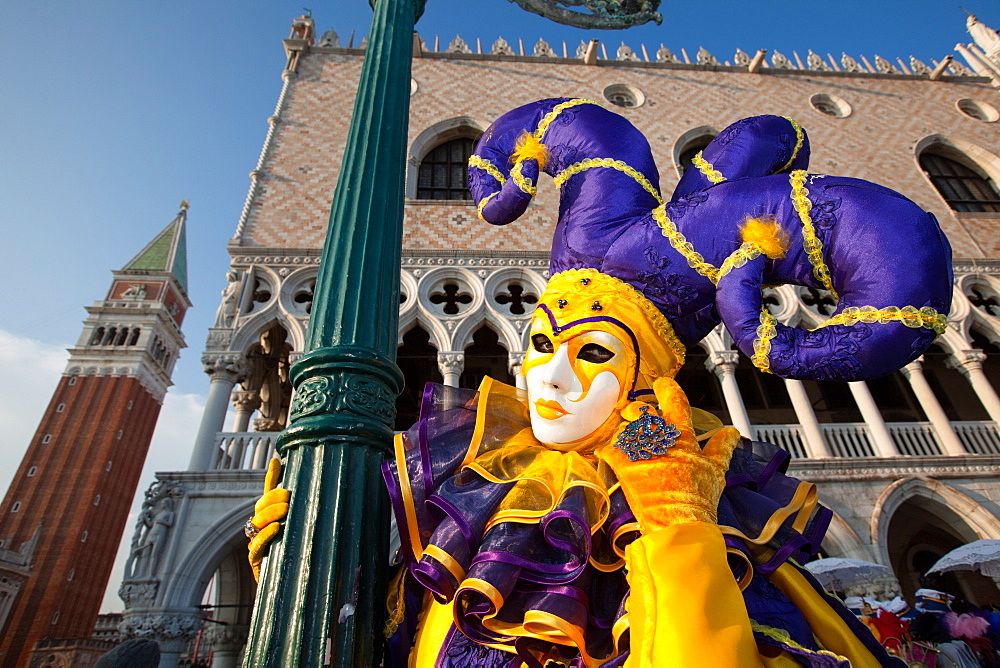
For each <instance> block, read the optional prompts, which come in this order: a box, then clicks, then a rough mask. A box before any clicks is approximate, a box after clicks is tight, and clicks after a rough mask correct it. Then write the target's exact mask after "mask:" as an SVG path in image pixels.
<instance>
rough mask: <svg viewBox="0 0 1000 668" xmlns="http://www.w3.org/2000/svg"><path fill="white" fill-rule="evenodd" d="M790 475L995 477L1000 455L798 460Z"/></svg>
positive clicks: (854, 478)
mask: <svg viewBox="0 0 1000 668" xmlns="http://www.w3.org/2000/svg"><path fill="white" fill-rule="evenodd" d="M788 468H789V473H790V475H794V476H795V477H797V478H802V479H803V480H808V481H810V482H817V483H818V482H821V481H832V482H836V481H849V482H850V481H853V482H858V481H863V480H878V481H886V480H897V479H899V478H901V477H905V476H924V477H932V478H995V477H996V472H997V470H998V469H1000V456H997V455H966V456H958V457H956V456H948V455H937V456H932V457H920V458H919V459H917V458H914V457H877V458H876V457H866V458H857V459H847V458H830V459H798V460H793V461H792V463H791V464H790V466H789V467H788Z"/></svg>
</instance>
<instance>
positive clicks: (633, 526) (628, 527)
mask: <svg viewBox="0 0 1000 668" xmlns="http://www.w3.org/2000/svg"><path fill="white" fill-rule="evenodd" d="M631 531H636V532H640V533H641V532H642V527H641V526H639V523H638V522H626V523H625V524H623V525H621V526H620V527H618V528H617V529H615V533H614V535H613V536H611V549H612V550H614V551H615V554H617V555H618V556H619V557H621V558H622V559H624V558H625V550H624V549H620V548H619V547H618V544H617V543H618V539H619V538H621V537H622V536H623V535H624V534H627V533H629V532H631ZM627 547H628V546H626V548H627Z"/></svg>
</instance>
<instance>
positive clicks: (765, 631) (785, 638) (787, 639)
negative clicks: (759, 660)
mask: <svg viewBox="0 0 1000 668" xmlns="http://www.w3.org/2000/svg"><path fill="white" fill-rule="evenodd" d="M750 629H751V630H752V631H754V632H755V633H760V634H761V635H765V636H767V637H768V638H771V639H772V640H776V641H778V642H779V643H782V644H784V645H788V646H789V647H794V648H795V649H797V650H799V651H800V652H804V653H807V654H812V655H819V656H828V657H831V658H833V659H836V660H837V661H840V662H843V663H846V664H848V665H850V661H848V659H847V657H845V656H840V655H839V654H835V653H834V652H831V651H830V650H828V649H819V650H814V649H807V648H805V647H803V646H802V645H800V644H799V643H797V642H795V641H794V640H792V636H791V635H789V633H788V631H786V630H784V629H776V628H774V627H771V626H764V625H763V624H759V623H757V622H755V621H754V620H752V619H751V620H750Z"/></svg>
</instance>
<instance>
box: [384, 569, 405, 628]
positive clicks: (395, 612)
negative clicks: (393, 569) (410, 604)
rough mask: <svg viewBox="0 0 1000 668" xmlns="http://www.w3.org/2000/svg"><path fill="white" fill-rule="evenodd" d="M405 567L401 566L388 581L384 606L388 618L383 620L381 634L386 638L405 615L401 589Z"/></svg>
mask: <svg viewBox="0 0 1000 668" xmlns="http://www.w3.org/2000/svg"><path fill="white" fill-rule="evenodd" d="M406 573H407V569H406V568H405V567H404V568H401V569H399V572H398V573H396V577H394V578H393V579H392V582H390V583H389V593H388V595H387V597H386V601H385V607H386V609H387V610H388V611H389V618H388V619H386V620H385V626H384V627H383V629H382V635H384V636H385V637H386V638H390V637H392V634H394V633H395V632H396V629H398V628H399V625H400V624H401V623H402V622H403V618H404V617H406V597H405V592H404V591H403V583H404V582H405V581H406Z"/></svg>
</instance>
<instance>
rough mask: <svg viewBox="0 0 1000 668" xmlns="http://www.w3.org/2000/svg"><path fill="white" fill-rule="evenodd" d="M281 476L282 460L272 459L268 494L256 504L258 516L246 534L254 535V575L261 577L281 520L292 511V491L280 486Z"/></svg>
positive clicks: (249, 536) (251, 553)
mask: <svg viewBox="0 0 1000 668" xmlns="http://www.w3.org/2000/svg"><path fill="white" fill-rule="evenodd" d="M280 477H281V460H279V459H278V458H277V457H274V458H273V459H271V462H270V464H268V466H267V474H266V475H265V476H264V494H263V495H262V496H261V497H260V499H259V500H258V501H257V503H256V505H254V509H253V511H254V516H253V517H251V518H250V519H249V520H247V524H246V534H247V537H248V538H250V547H249V550H250V568H252V569H253V579H254V580H260V562H261V561H262V560H263V559H264V553H265V551H266V550H267V546H268V545H269V544H270V543H271V541H272V540H273V539H274V537H275V536H276V535H277V534H278V531H279V530H280V529H281V520H283V519H285V516H286V515H287V514H288V499H289V498H291V493H290V492H289V491H288V490H287V489H281V488H278V487H277V484H278V479H279V478H280Z"/></svg>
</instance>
